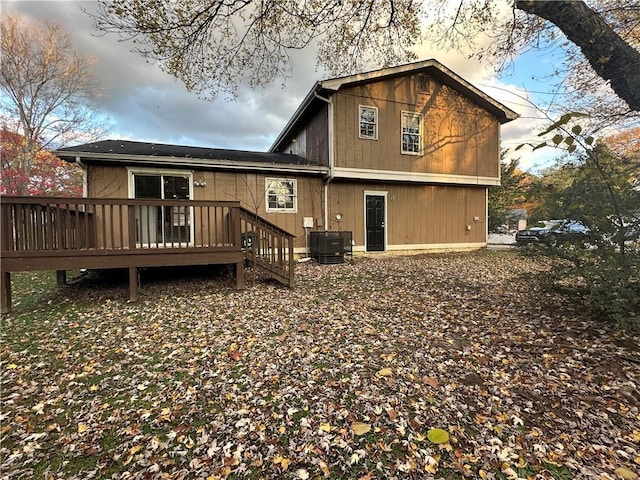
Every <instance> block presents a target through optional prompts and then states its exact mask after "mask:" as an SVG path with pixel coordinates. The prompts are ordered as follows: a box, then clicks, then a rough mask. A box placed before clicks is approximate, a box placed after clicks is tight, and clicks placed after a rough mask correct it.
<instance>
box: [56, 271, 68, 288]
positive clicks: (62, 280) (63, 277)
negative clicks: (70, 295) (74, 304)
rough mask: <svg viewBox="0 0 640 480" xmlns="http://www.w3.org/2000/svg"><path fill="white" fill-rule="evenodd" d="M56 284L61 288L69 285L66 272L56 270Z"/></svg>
mask: <svg viewBox="0 0 640 480" xmlns="http://www.w3.org/2000/svg"><path fill="white" fill-rule="evenodd" d="M56 283H57V285H58V286H59V287H62V286H64V285H66V284H67V271H66V270H56Z"/></svg>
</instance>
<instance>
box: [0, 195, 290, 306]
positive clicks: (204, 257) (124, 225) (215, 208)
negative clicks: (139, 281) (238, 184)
mask: <svg viewBox="0 0 640 480" xmlns="http://www.w3.org/2000/svg"><path fill="white" fill-rule="evenodd" d="M248 238H251V239H252V240H253V239H255V240H253V241H254V242H255V243H254V244H253V245H254V247H253V248H246V247H247V239H248ZM0 255H1V256H2V263H1V267H2V287H0V290H1V291H2V295H3V301H2V309H3V311H8V309H10V297H11V286H10V272H18V271H29V270H57V271H59V272H61V271H64V270H71V269H78V268H129V271H130V291H131V298H132V299H134V297H135V298H137V290H134V286H133V283H135V282H134V278H135V275H136V274H135V271H136V270H135V269H137V268H140V267H153V266H171V265H200V264H204V265H206V264H215V263H226V264H235V265H236V283H237V288H242V286H243V283H244V277H243V272H242V270H243V264H244V262H245V259H246V260H248V261H249V262H250V263H251V264H252V266H253V267H254V271H255V269H256V268H258V269H261V270H263V271H265V272H266V273H267V274H268V275H270V276H272V277H273V278H275V279H277V280H279V281H280V282H282V283H284V284H286V285H289V286H291V287H292V286H293V278H294V270H293V267H294V263H293V236H292V235H290V234H289V233H287V232H286V231H284V230H282V229H281V228H279V227H277V226H276V225H274V224H272V223H270V222H268V221H267V220H264V219H263V218H261V217H259V216H258V215H255V214H252V213H251V212H249V211H248V210H245V209H244V208H242V207H241V206H240V202H227V201H195V200H151V199H148V200H145V199H111V198H62V197H7V196H2V197H0Z"/></svg>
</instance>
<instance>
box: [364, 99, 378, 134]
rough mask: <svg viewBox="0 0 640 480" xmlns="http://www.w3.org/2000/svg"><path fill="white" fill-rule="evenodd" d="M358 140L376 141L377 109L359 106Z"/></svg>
mask: <svg viewBox="0 0 640 480" xmlns="http://www.w3.org/2000/svg"><path fill="white" fill-rule="evenodd" d="M359 136H360V138H368V139H369V140H377V139H378V109H377V108H376V107H367V106H364V105H360V134H359Z"/></svg>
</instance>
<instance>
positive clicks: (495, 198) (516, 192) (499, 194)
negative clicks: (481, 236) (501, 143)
mask: <svg viewBox="0 0 640 480" xmlns="http://www.w3.org/2000/svg"><path fill="white" fill-rule="evenodd" d="M504 157H505V153H504V152H503V154H502V159H501V160H502V161H501V162H500V185H499V186H496V187H491V188H489V198H488V214H489V231H490V232H496V231H499V230H500V227H502V226H503V225H504V224H506V223H507V213H508V210H510V209H512V208H516V207H517V206H518V205H517V203H518V202H517V201H518V199H519V198H520V197H522V196H523V193H524V192H523V187H522V185H521V184H522V180H523V179H524V178H525V174H524V173H523V172H521V171H520V170H519V169H518V162H519V161H518V159H511V160H509V161H505V158H504Z"/></svg>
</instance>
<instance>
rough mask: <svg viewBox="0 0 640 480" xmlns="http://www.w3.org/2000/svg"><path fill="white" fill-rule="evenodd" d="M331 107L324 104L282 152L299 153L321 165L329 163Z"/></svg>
mask: <svg viewBox="0 0 640 480" xmlns="http://www.w3.org/2000/svg"><path fill="white" fill-rule="evenodd" d="M328 111H329V108H328V106H327V105H323V106H322V107H321V108H320V110H319V111H318V112H317V113H316V114H315V115H314V116H313V117H312V118H311V119H310V120H309V121H308V122H307V123H305V124H304V126H303V128H302V129H301V130H300V131H299V132H297V134H296V135H295V136H294V137H293V139H292V141H291V143H289V145H287V146H286V147H285V148H284V149H283V150H282V152H284V153H291V154H293V155H299V156H301V157H303V158H306V159H307V160H311V161H313V162H316V163H318V164H319V165H327V166H328V165H329V117H328Z"/></svg>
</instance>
